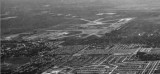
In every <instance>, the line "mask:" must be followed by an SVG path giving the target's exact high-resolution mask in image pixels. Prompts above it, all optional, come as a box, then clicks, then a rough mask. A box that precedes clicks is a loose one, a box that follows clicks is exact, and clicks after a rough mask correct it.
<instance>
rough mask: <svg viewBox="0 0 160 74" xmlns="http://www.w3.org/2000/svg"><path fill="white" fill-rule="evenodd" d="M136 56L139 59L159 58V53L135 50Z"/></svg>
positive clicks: (152, 59)
mask: <svg viewBox="0 0 160 74" xmlns="http://www.w3.org/2000/svg"><path fill="white" fill-rule="evenodd" d="M136 57H137V58H138V59H139V60H141V61H155V60H160V54H150V53H146V52H137V54H136Z"/></svg>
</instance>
